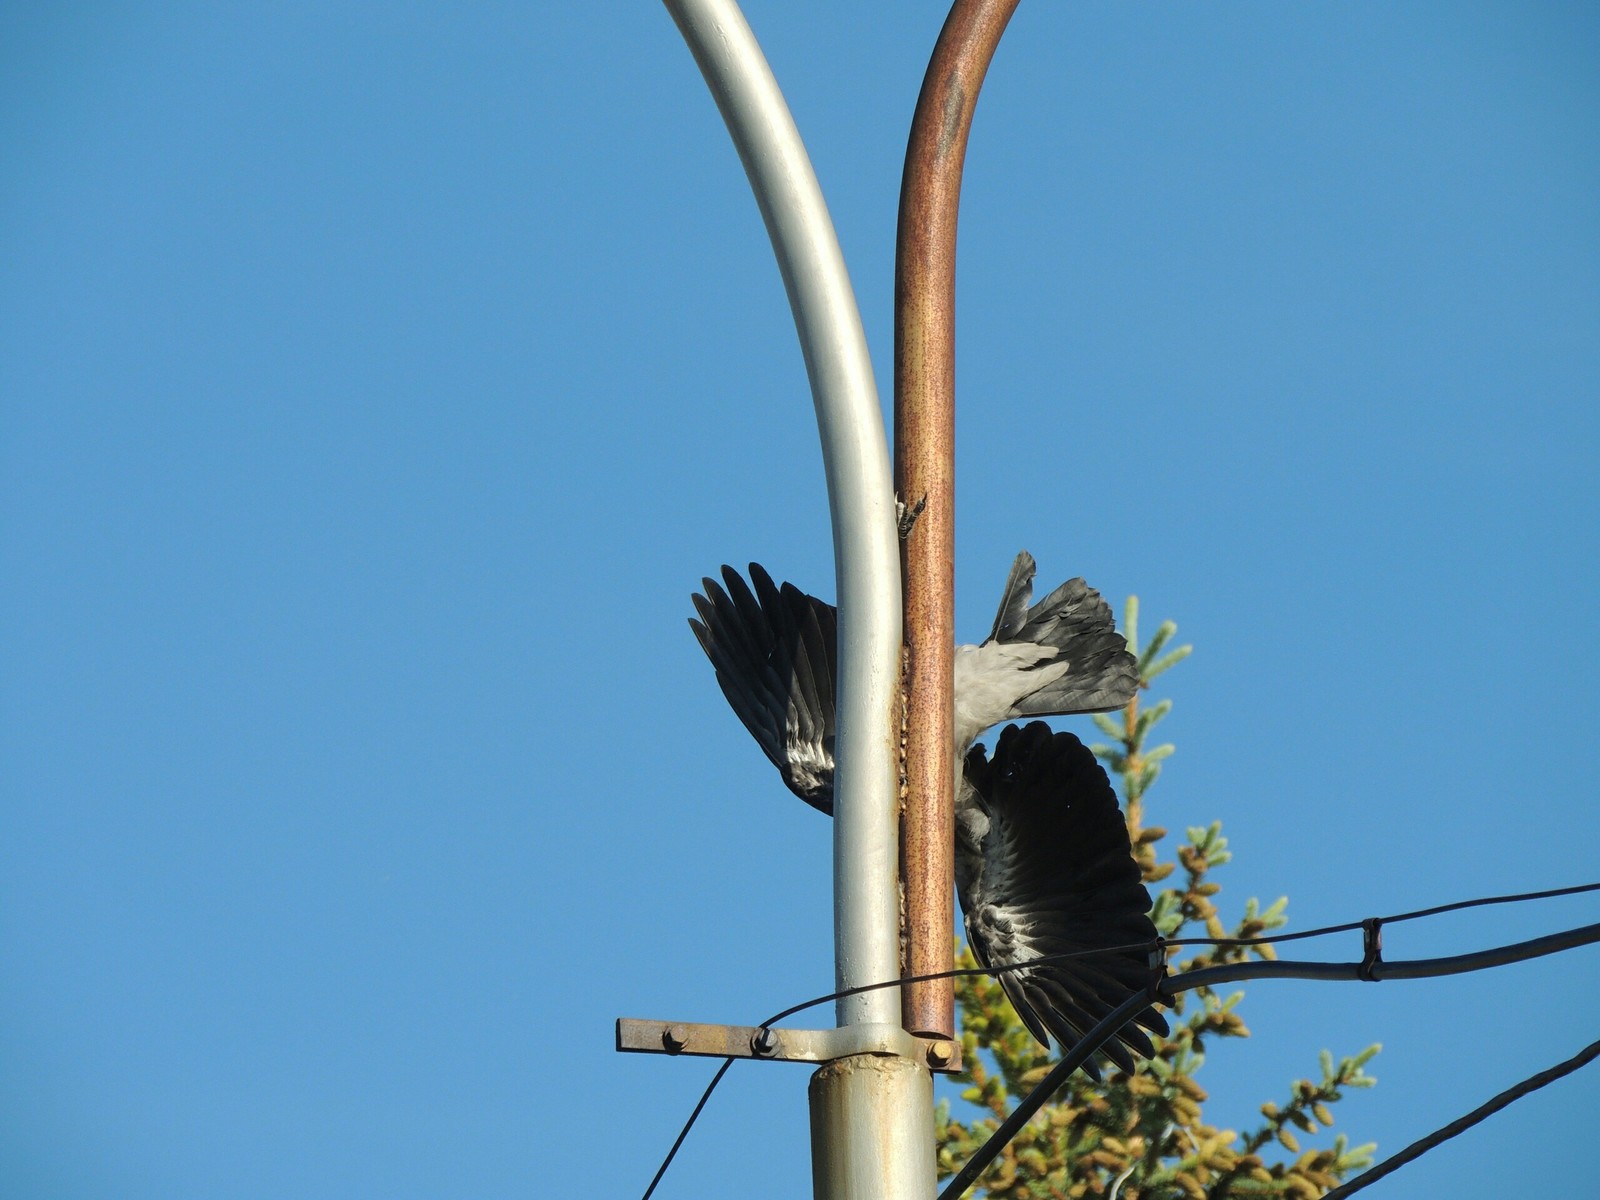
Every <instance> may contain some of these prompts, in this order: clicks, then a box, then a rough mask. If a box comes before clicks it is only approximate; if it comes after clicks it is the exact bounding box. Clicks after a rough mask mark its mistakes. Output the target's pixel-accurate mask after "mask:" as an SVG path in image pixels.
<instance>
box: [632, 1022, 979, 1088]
mask: <svg viewBox="0 0 1600 1200" xmlns="http://www.w3.org/2000/svg"><path fill="white" fill-rule="evenodd" d="M617 1049H618V1050H621V1051H624V1052H632V1053H635V1054H673V1055H677V1054H691V1055H703V1056H705V1057H708V1058H763V1059H770V1060H771V1061H773V1062H803V1063H812V1064H816V1063H826V1062H833V1061H835V1060H836V1059H841V1058H850V1057H852V1056H854V1055H857V1054H888V1055H894V1056H897V1057H900V1058H909V1059H911V1060H913V1061H915V1062H921V1063H926V1064H927V1065H928V1067H929V1068H931V1069H932V1070H935V1071H939V1072H942V1073H944V1074H947V1075H955V1074H959V1073H960V1071H961V1043H960V1042H957V1041H952V1040H950V1039H948V1038H931V1037H915V1036H913V1035H912V1034H909V1033H907V1032H906V1031H905V1030H904V1029H902V1028H900V1026H898V1025H882V1024H877V1023H864V1024H860V1025H842V1026H840V1027H839V1028H837V1029H772V1028H768V1027H766V1026H762V1025H696V1024H691V1023H690V1022H687V1021H648V1020H638V1019H636V1018H633V1017H619V1018H618V1019H617Z"/></svg>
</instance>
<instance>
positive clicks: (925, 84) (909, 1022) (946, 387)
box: [894, 0, 1018, 1037]
mask: <svg viewBox="0 0 1600 1200" xmlns="http://www.w3.org/2000/svg"><path fill="white" fill-rule="evenodd" d="M1017 3H1018V0H956V3H955V4H954V5H953V6H952V7H951V9H950V15H949V17H948V18H947V19H946V20H945V23H944V28H943V30H941V31H940V33H939V41H938V44H937V45H936V46H935V47H934V51H933V58H932V60H931V61H930V62H929V63H928V73H927V75H926V76H924V78H923V81H922V94H921V95H920V96H919V97H918V98H917V111H916V115H915V116H914V117H913V118H912V122H911V139H910V143H909V145H908V146H907V147H906V166H905V174H904V176H903V178H902V180H901V184H900V228H899V236H898V241H897V243H896V247H895V321H894V466H895V490H896V492H897V493H898V494H899V496H900V499H901V502H902V503H903V504H904V505H905V506H906V509H907V516H908V517H909V516H910V515H911V513H913V512H917V516H916V522H915V524H913V525H912V526H911V531H910V534H909V536H907V537H906V539H905V541H904V543H903V545H902V547H901V562H902V573H903V577H904V580H905V609H904V621H903V623H904V627H905V638H906V678H905V705H906V737H905V779H906V801H905V813H904V816H903V817H902V819H901V833H900V863H901V867H900V869H901V878H902V880H903V882H904V886H905V920H906V951H905V954H906V961H905V964H904V967H905V973H906V974H907V975H926V974H931V973H933V972H937V971H948V970H949V969H950V967H951V927H952V923H953V920H954V911H953V901H952V895H951V894H952V890H953V883H952V878H953V874H954V872H953V866H952V858H951V852H952V847H953V844H954V841H955V832H954V810H955V783H956V772H957V771H958V770H959V769H960V764H959V763H955V762H954V761H953V744H954V740H955V732H954V710H953V707H952V701H951V678H952V671H953V657H954V647H955V603H954V585H955V574H954V561H955V424H956V420H955V377H956V370H955V362H956V356H955V347H956V215H957V209H958V208H959V205H960V201H961V168H962V165H963V163H964V162H965V161H966V154H967V134H968V132H969V130H970V129H971V127H972V113H973V109H974V108H976V106H977V103H978V89H979V88H981V87H982V86H983V77H984V75H985V73H986V72H987V71H988V69H989V60H990V59H991V58H992V57H993V56H994V51H995V47H996V46H997V45H999V43H1000V36H1001V35H1002V34H1003V33H1004V32H1005V29H1006V23H1007V22H1008V21H1010V19H1011V14H1012V13H1013V12H1015V11H1016V7H1017ZM919 509H920V512H918V511H917V510H919ZM902 1005H903V1008H902V1015H903V1020H904V1024H905V1027H906V1028H907V1029H909V1030H911V1031H912V1032H914V1033H921V1034H928V1035H934V1036H940V1037H953V1036H954V1034H955V1012H954V998H953V993H952V988H951V983H950V980H948V979H940V980H933V981H930V982H928V983H916V984H909V985H907V986H906V987H905V988H904V989H902Z"/></svg>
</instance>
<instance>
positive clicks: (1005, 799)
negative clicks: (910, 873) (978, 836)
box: [956, 721, 1167, 1074]
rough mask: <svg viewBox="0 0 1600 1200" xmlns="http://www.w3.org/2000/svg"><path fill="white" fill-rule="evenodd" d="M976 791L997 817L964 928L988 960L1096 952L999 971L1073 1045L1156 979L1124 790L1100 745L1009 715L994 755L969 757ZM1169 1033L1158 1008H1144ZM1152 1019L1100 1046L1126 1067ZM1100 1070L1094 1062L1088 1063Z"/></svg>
mask: <svg viewBox="0 0 1600 1200" xmlns="http://www.w3.org/2000/svg"><path fill="white" fill-rule="evenodd" d="M966 780H967V783H968V784H969V785H970V786H971V788H972V789H973V792H974V797H973V800H972V802H973V803H976V804H978V805H979V806H980V807H981V808H982V810H983V812H984V814H986V815H987V817H988V821H989V824H988V830H987V833H986V835H985V837H984V840H983V846H982V854H981V857H980V858H979V859H978V860H977V862H976V863H975V864H974V865H969V866H968V867H967V869H966V872H965V873H966V874H967V875H968V876H969V877H968V878H958V879H957V881H956V882H957V886H958V888H959V890H960V894H961V907H962V910H963V912H964V914H965V921H966V928H967V938H968V941H969V942H970V944H971V945H972V948H973V953H974V955H975V956H976V957H977V958H978V959H979V961H980V962H982V963H984V964H985V965H986V966H990V967H996V966H1001V965H1007V964H1010V963H1016V962H1026V961H1029V960H1032V959H1036V958H1043V957H1046V956H1048V955H1052V954H1065V953H1074V952H1081V951H1105V950H1108V949H1109V948H1110V947H1115V946H1133V947H1135V948H1134V949H1129V950H1120V951H1116V952H1114V953H1095V954H1092V955H1087V956H1085V957H1083V958H1077V959H1071V960H1068V961H1066V962H1063V963H1057V964H1051V965H1049V966H1043V967H1035V968H1030V969H1028V970H1024V971H1013V972H1008V973H1006V974H1003V975H1001V976H1000V979H1001V982H1002V984H1003V985H1004V987H1005V990H1006V995H1007V996H1008V997H1009V998H1010V1000H1011V1002H1012V1005H1013V1006H1014V1007H1015V1008H1016V1010H1017V1013H1018V1015H1019V1016H1020V1017H1021V1018H1022V1020H1023V1023H1024V1024H1025V1025H1026V1026H1027V1027H1028V1029H1029V1030H1030V1031H1032V1033H1033V1034H1034V1036H1035V1037H1038V1038H1039V1039H1040V1041H1047V1040H1048V1039H1047V1037H1046V1032H1047V1031H1048V1034H1049V1035H1053V1036H1054V1037H1055V1039H1056V1041H1057V1042H1059V1043H1060V1045H1061V1048H1062V1049H1063V1050H1066V1049H1068V1048H1070V1047H1071V1046H1072V1045H1074V1044H1075V1043H1076V1042H1077V1041H1078V1040H1079V1039H1080V1038H1081V1037H1082V1036H1083V1034H1084V1033H1086V1032H1087V1031H1088V1029H1089V1027H1090V1026H1092V1025H1093V1024H1094V1023H1095V1022H1097V1021H1099V1020H1100V1019H1101V1018H1102V1017H1104V1016H1105V1015H1106V1014H1107V1013H1109V1012H1110V1011H1111V1010H1112V1009H1113V1008H1115V1007H1116V1006H1117V1005H1118V1004H1120V1003H1122V1001H1123V1000H1124V999H1126V998H1127V996H1129V995H1130V994H1132V993H1134V992H1137V991H1140V990H1142V989H1143V988H1144V987H1145V986H1146V985H1147V984H1148V982H1149V978H1150V967H1149V953H1148V950H1147V949H1146V948H1145V947H1147V946H1148V944H1149V943H1151V942H1153V941H1154V940H1155V937H1156V929H1155V925H1154V924H1153V923H1152V922H1151V920H1150V917H1149V911H1150V894H1149V892H1148V891H1147V890H1146V889H1145V886H1144V884H1143V883H1142V882H1141V880H1140V875H1139V867H1138V864H1137V863H1136V862H1135V861H1134V859H1133V852H1132V847H1131V845H1130V843H1129V841H1128V827H1127V823H1126V822H1125V820H1124V819H1123V816H1122V811H1121V809H1120V808H1119V807H1118V805H1117V798H1116V794H1115V793H1114V792H1113V791H1112V790H1111V783H1110V781H1109V780H1108V779H1107V778H1106V773H1105V771H1104V770H1103V769H1102V768H1101V767H1100V764H1099V763H1097V762H1096V761H1095V759H1094V755H1093V754H1092V753H1090V752H1089V750H1088V749H1087V748H1086V747H1085V746H1084V745H1083V743H1082V742H1080V741H1079V740H1078V739H1077V738H1075V737H1073V736H1072V734H1070V733H1057V732H1055V731H1053V730H1051V729H1050V727H1049V726H1047V725H1045V724H1044V723H1043V722H1040V721H1035V722H1033V723H1032V724H1030V725H1028V726H1026V727H1018V726H1016V725H1008V726H1007V727H1006V728H1005V729H1004V730H1003V731H1002V732H1001V734H1000V739H999V741H998V742H997V743H996V745H995V751H994V757H993V758H992V759H991V758H989V757H988V756H987V755H986V754H985V752H984V748H983V747H982V746H981V745H980V746H976V747H974V748H973V750H972V753H971V754H969V755H968V756H967V761H966ZM1135 1022H1136V1023H1137V1025H1142V1026H1143V1027H1144V1029H1148V1030H1150V1031H1152V1032H1155V1033H1160V1034H1164V1033H1166V1032H1167V1023H1166V1020H1165V1019H1164V1018H1163V1017H1162V1016H1161V1014H1160V1013H1158V1012H1157V1011H1156V1010H1155V1009H1153V1008H1151V1009H1147V1010H1145V1011H1144V1012H1143V1013H1142V1014H1140V1015H1139V1016H1138V1017H1136V1018H1135ZM1152 1052H1153V1047H1152V1045H1151V1043H1150V1039H1149V1038H1148V1037H1147V1036H1146V1035H1145V1033H1144V1032H1143V1030H1141V1029H1138V1028H1136V1027H1135V1025H1133V1024H1130V1025H1128V1026H1125V1027H1124V1028H1123V1030H1122V1032H1121V1033H1120V1034H1119V1035H1118V1036H1117V1038H1116V1039H1114V1040H1112V1041H1110V1042H1108V1043H1106V1045H1105V1046H1104V1047H1103V1050H1102V1053H1103V1054H1104V1055H1105V1057H1106V1058H1107V1059H1109V1060H1110V1061H1111V1062H1112V1063H1114V1064H1115V1065H1116V1066H1118V1067H1120V1068H1121V1069H1122V1070H1124V1071H1130V1072H1131V1071H1132V1070H1133V1069H1134V1060H1133V1054H1142V1055H1146V1056H1148V1055H1150V1054H1151V1053H1152ZM1088 1069H1089V1071H1090V1073H1091V1074H1096V1072H1095V1070H1094V1067H1093V1065H1092V1064H1090V1065H1089V1067H1088Z"/></svg>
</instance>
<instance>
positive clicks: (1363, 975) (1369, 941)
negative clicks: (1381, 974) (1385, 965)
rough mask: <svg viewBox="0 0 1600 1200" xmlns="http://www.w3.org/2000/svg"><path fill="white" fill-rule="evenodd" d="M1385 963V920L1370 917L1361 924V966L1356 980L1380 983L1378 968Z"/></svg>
mask: <svg viewBox="0 0 1600 1200" xmlns="http://www.w3.org/2000/svg"><path fill="white" fill-rule="evenodd" d="M1382 962H1383V918H1382V917H1368V918H1367V919H1366V920H1364V921H1362V922H1361V966H1360V967H1359V968H1357V970H1356V978H1357V979H1360V980H1362V981H1363V982H1365V983H1377V982H1378V974H1377V970H1378V967H1379V966H1380V965H1381V964H1382Z"/></svg>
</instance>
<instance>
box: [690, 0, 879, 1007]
mask: <svg viewBox="0 0 1600 1200" xmlns="http://www.w3.org/2000/svg"><path fill="white" fill-rule="evenodd" d="M665 3H666V7H667V10H668V12H670V13H671V15H672V18H673V20H674V21H675V22H677V25H678V29H679V31H680V32H681V33H682V34H683V38H684V41H686V42H687V43H688V45H689V48H690V50H691V51H692V52H693V54H694V57H695V61H696V63H698V64H699V67H700V70H701V73H702V74H703V75H704V76H705V80H706V85H707V86H708V87H709V88H710V89H711V93H712V95H713V97H714V98H715V99H716V102H717V107H718V108H719V109H720V110H721V112H722V116H723V120H724V121H725V122H726V123H727V126H728V132H729V134H730V135H731V136H732V138H733V141H734V145H735V146H736V147H737V149H738V151H739V158H740V160H741V161H742V162H743V163H744V168H745V173H746V175H748V176H749V179H750V186H751V188H752V190H753V191H754V192H755V196H756V202H757V204H758V205H759V206H760V209H761V215H762V218H763V220H764V221H765V222H766V226H767V233H768V235H769V236H770V238H771V239H772V248H773V252H774V253H775V254H776V256H777V259H778V268H779V270H780V271H781V273H782V275H783V283H784V287H785V289H786V290H787V292H788V294H789V306H790V308H791V309H792V311H793V313H794V322H795V330H796V332H797V333H798V334H799V338H800V347H801V351H802V353H803V354H804V356H805V363H806V373H807V375H808V376H809V378H810V381H811V394H812V400H813V402H814V403H815V406H816V414H817V431H818V433H819V435H820V437H821V440H822V455H823V465H824V471H825V473H826V476H827V484H828V502H829V508H830V511H831V513H832V522H833V550H834V570H835V573H836V574H837V577H838V596H839V634H838V636H839V679H838V698H837V704H836V709H837V719H838V733H837V741H836V745H835V751H834V756H835V762H836V768H835V775H834V821H833V857H834V949H835V978H836V980H837V986H838V987H839V988H840V989H843V988H847V987H854V986H857V985H859V984H863V983H870V982H872V981H874V980H878V979H888V978H893V977H895V976H897V975H898V974H899V973H900V970H899V957H900V955H899V936H898V926H899V894H898V887H897V879H896V869H897V865H898V864H897V858H898V851H897V839H896V815H897V814H896V810H897V808H898V802H899V796H898V775H897V770H896V767H897V763H896V757H895V756H896V749H897V745H896V743H897V741H898V721H897V720H895V719H894V718H895V716H896V714H897V711H898V694H899V664H900V563H899V557H898V546H897V544H896V543H897V538H896V534H895V516H894V493H893V487H892V484H891V480H890V472H889V454H888V447H887V445H886V443H885V439H884V433H883V411H882V409H881V407H880V406H879V403H878V391H877V386H876V384H875V383H874V381H873V376H872V361H871V358H870V356H869V355H868V352H867V341H866V335H865V333H864V332H863V330H862V327H861V315H860V312H859V310H858V309H857V307H856V301H855V295H854V293H853V291H852V290H851V287H850V277H849V274H848V272H847V271H846V270H845V265H844V256H843V254H842V253H841V252H840V249H839V240H838V237H837V236H836V235H835V233H834V228H833V222H832V220H831V219H830V218H829V216H828V209H827V205H826V204H825V203H824V202H823V198H822V189H821V188H820V187H819V186H818V184H817V178H816V173H815V172H814V171H813V170H812V167H811V161H810V159H809V158H808V157H807V155H806V151H805V146H804V144H803V143H802V142H801V140H800V134H799V131H798V130H797V129H796V128H795V124H794V119H793V117H792V116H791V115H790V113H789V108H788V105H787V104H785V103H784V99H783V94H782V92H781V91H780V90H779V89H778V84H777V81H776V79H774V78H773V75H772V71H771V69H770V68H769V67H768V65H767V61H766V58H765V56H763V54H762V53H761V47H760V46H759V45H758V44H757V42H756V40H755V36H754V35H753V34H752V33H751V31H750V26H749V25H748V23H746V21H745V19H744V15H743V13H741V12H740V10H739V6H738V5H737V4H735V3H733V0H665ZM838 1020H839V1023H840V1024H841V1025H853V1024H860V1023H866V1022H877V1023H884V1024H898V1023H899V1021H900V1000H899V995H898V992H897V991H896V990H895V989H886V990H885V991H884V992H883V993H882V994H877V993H872V992H866V993H862V994H859V995H855V996H850V997H848V998H845V999H841V1000H840V1001H839V1003H838Z"/></svg>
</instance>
